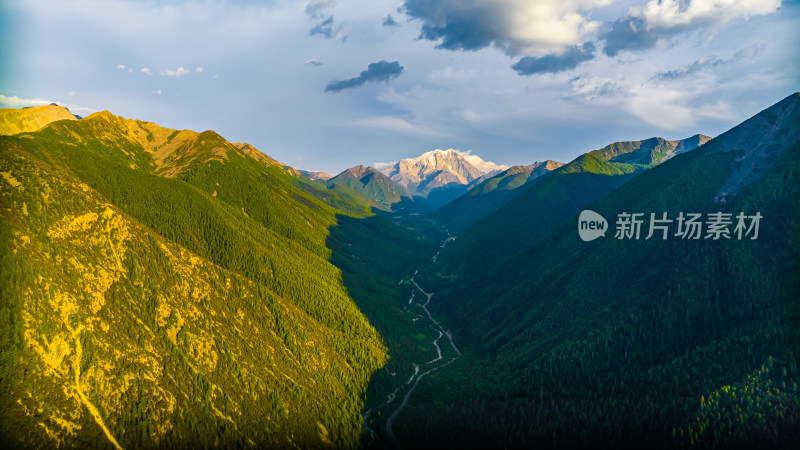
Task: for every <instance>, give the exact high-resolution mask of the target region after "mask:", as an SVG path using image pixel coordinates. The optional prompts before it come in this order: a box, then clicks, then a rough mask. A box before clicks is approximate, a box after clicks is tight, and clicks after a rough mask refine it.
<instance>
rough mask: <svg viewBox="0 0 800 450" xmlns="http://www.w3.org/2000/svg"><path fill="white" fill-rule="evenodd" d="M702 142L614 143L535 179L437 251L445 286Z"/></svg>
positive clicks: (526, 245) (533, 241)
mask: <svg viewBox="0 0 800 450" xmlns="http://www.w3.org/2000/svg"><path fill="white" fill-rule="evenodd" d="M706 140H707V139H706V138H704V137H703V138H700V136H699V135H698V136H693V137H691V138H687V139H683V140H678V141H667V140H665V139H663V138H650V139H646V140H643V141H627V142H616V143H613V144H610V145H608V146H606V147H604V148H602V149H599V150H594V151H591V152H589V153H585V154H583V155H581V156H579V157H578V158H576V159H575V160H573V161H572V162H570V163H569V164H566V165H564V166H562V167H560V168H558V169H556V170H554V171H553V172H552V173H550V174H548V175H547V176H545V177H542V178H541V179H540V180H534V181H533V183H532V185H531V186H530V187H529V188H525V189H524V191H523V192H521V193H520V194H519V195H517V196H516V197H514V198H513V199H512V200H511V201H509V202H508V203H506V204H505V205H503V206H502V207H501V208H500V209H498V210H497V211H495V212H493V213H491V214H489V215H488V216H486V217H484V218H482V219H481V220H479V221H477V222H476V223H475V224H474V225H472V226H471V227H470V228H468V229H467V230H466V231H465V232H464V233H463V234H461V235H460V236H459V237H458V239H457V240H456V241H455V242H453V243H452V244H451V245H449V246H448V248H447V249H446V250H445V251H444V252H442V255H441V257H440V259H439V261H440V262H441V265H440V267H439V268H437V271H438V272H439V273H440V274H441V275H442V277H444V279H445V280H447V281H449V282H461V281H462V280H469V279H472V278H474V277H475V276H477V275H479V274H481V273H484V272H485V271H487V270H490V269H492V268H493V267H495V266H496V265H497V264H499V263H500V262H502V261H503V260H505V259H507V258H510V257H512V256H514V255H515V254H517V253H519V252H521V251H523V250H526V249H529V248H530V247H531V246H533V245H535V244H536V243H538V242H539V241H540V240H541V239H542V238H544V237H545V236H547V235H548V234H549V233H550V232H552V231H553V230H555V229H556V228H557V227H558V226H559V225H561V224H562V223H564V221H565V220H567V219H568V218H569V217H571V216H572V215H573V214H575V213H576V212H578V211H580V210H581V209H582V208H583V207H585V206H586V205H588V204H590V203H592V202H594V201H596V200H598V199H600V198H602V197H603V196H604V195H606V194H608V193H609V192H611V191H613V190H614V189H616V188H618V187H619V186H621V185H622V184H624V183H625V182H627V181H628V180H630V179H631V178H633V177H634V176H636V175H637V174H639V173H641V172H643V171H645V170H647V169H649V168H651V167H653V166H655V165H657V164H659V163H660V162H662V161H664V160H667V159H669V158H670V157H671V156H674V154H676V151H677V150H679V151H680V153H684V152H687V151H690V150H693V149H694V148H697V147H696V146H697V145H700V144H702V143H703V142H705V141H706ZM623 161H626V162H623ZM431 281H437V280H431ZM437 282H438V281H437Z"/></svg>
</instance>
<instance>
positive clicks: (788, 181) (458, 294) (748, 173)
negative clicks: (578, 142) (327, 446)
mask: <svg viewBox="0 0 800 450" xmlns="http://www.w3.org/2000/svg"><path fill="white" fill-rule="evenodd" d="M799 123H800V94H798V93H796V94H792V95H791V96H789V97H787V98H785V99H784V100H782V101H780V102H778V103H777V104H775V105H774V106H772V107H770V108H768V109H766V110H764V111H762V112H761V113H759V114H757V115H755V116H753V117H752V118H750V119H748V120H747V121H745V122H743V123H742V124H740V125H738V126H736V127H734V128H732V129H731V130H729V131H727V132H725V133H723V134H722V135H720V136H718V137H716V138H714V139H713V140H710V141H708V142H706V143H705V144H703V145H702V146H699V147H697V148H695V149H694V150H692V151H689V152H682V153H681V154H678V155H676V156H674V157H670V158H668V160H667V161H664V159H667V158H662V159H661V161H662V162H661V164H658V165H656V166H654V167H652V168H650V169H648V170H645V171H643V172H642V173H640V174H639V175H638V176H635V177H632V178H630V179H629V180H628V181H627V182H625V183H624V184H621V185H619V186H618V187H617V188H615V189H613V190H611V191H610V192H608V194H607V195H605V196H602V197H600V198H595V199H590V200H588V201H584V202H582V203H583V205H575V207H574V208H573V212H571V213H565V216H566V217H567V219H566V220H563V221H561V224H560V225H557V226H555V227H554V228H553V230H552V231H551V232H549V233H547V234H546V236H543V237H540V238H539V239H538V240H537V241H536V243H534V244H533V246H531V247H529V248H525V247H524V246H519V247H518V251H517V252H514V253H507V255H508V256H507V257H506V258H504V259H503V260H502V261H497V262H494V263H493V264H490V265H485V266H484V270H483V272H482V273H479V274H476V275H475V276H474V278H472V279H470V278H465V277H459V278H457V279H453V278H452V277H450V278H448V276H447V274H446V273H445V274H441V275H442V276H440V277H438V278H437V277H436V276H427V277H426V278H428V279H429V280H428V281H430V283H438V287H437V288H436V289H437V297H438V301H437V302H436V303H433V304H432V308H433V314H434V315H437V316H438V317H440V318H442V320H444V321H445V323H446V324H447V326H451V327H453V328H452V330H453V331H452V333H453V337H454V339H457V340H458V341H459V342H460V343H461V345H462V351H463V352H464V354H465V355H467V356H466V357H465V358H462V360H460V363H461V364H458V365H455V364H454V367H453V368H452V369H451V370H446V371H442V373H441V374H440V375H439V376H437V377H435V378H432V379H431V380H430V382H429V385H428V389H427V390H426V391H425V395H418V396H415V399H416V401H414V402H412V403H411V405H410V406H409V409H408V411H407V412H406V413H405V416H404V417H405V421H403V422H400V423H397V425H396V426H397V427H398V428H399V429H403V430H409V432H407V433H405V434H404V435H403V436H402V437H401V438H402V440H403V442H404V443H406V444H407V445H411V446H427V447H454V446H455V447H457V446H460V445H470V446H491V447H498V448H499V447H506V448H509V447H528V446H545V447H556V446H558V447H567V448H573V447H595V446H599V445H603V446H612V447H626V448H629V447H630V448H650V447H654V446H658V447H667V448H686V447H694V446H700V447H709V448H710V447H714V448H765V447H772V448H793V447H794V446H796V444H797V443H798V442H800V433H798V430H800V428H798V427H797V425H798V423H800V409H798V408H797V406H798V405H799V404H800V390H798V387H797V386H798V378H799V377H800V372H798V366H797V358H798V355H800V340H798V339H797V337H798V333H800V309H798V302H797V301H796V299H797V298H798V296H800V284H798V277H797V273H798V272H797V268H798V263H799V262H800V261H799V260H798V255H800V240H798V239H797V236H798V231H800V230H799V229H798V223H800V222H798V220H800V190H798V186H800V178H799V177H798V174H800V127H798V124H799ZM702 140H704V138H700V139H698V138H697V137H695V138H691V139H690V141H693V142H689V144H690V145H689V146H690V147H691V146H692V145H694V144H697V143H698V142H700V141H702ZM653 144H654V143H653V142H650V143H649V144H648V145H647V147H651V148H656V147H658V146H663V143H660V142H659V143H658V144H657V145H653ZM636 145H638V146H639V148H640V149H641V148H646V147H645V145H644V144H641V145H639V144H636ZM636 145H627V144H626V145H616V146H612V147H607V148H604V149H602V151H600V152H598V153H594V152H590V153H589V154H588V155H587V156H586V157H581V158H579V159H578V160H579V161H582V162H589V161H592V160H591V159H590V157H591V156H593V154H594V155H597V156H600V158H597V160H594V161H592V164H584V165H583V167H584V168H585V167H605V168H606V169H608V170H602V171H594V172H593V173H594V174H597V173H603V172H612V173H613V171H612V170H611V169H612V168H611V167H608V166H606V163H607V162H608V160H606V159H605V157H608V156H609V155H616V156H612V158H609V159H613V158H616V157H618V156H619V155H628V154H630V153H631V152H619V151H617V150H616V149H621V148H631V147H635V146H636ZM669 146H670V147H672V144H669ZM676 148H679V147H676ZM650 154H652V151H651V153H650ZM754 155H757V156H754ZM602 156H605V157H602ZM628 158H635V160H636V161H640V162H648V160H641V159H639V158H638V157H636V155H635V154H634V155H631V156H628ZM653 160H655V158H653V159H651V160H650V161H653ZM754 160H758V161H759V163H758V165H754V164H753V161H754ZM567 170H569V165H567V166H565V167H564V168H562V171H564V172H563V173H568V172H566V171H567ZM556 175H558V172H555V173H553V175H550V176H548V177H547V180H548V181H549V180H558V179H559V178H558V177H556ZM583 176H587V175H583ZM615 176H622V175H615ZM565 182H566V181H565ZM543 183H544V180H543V181H542V182H540V183H539V184H543ZM733 185H735V186H738V189H737V190H736V191H735V192H732V191H731V190H728V189H727V188H726V186H733ZM575 187H579V186H578V185H575ZM720 190H723V191H724V192H727V195H724V196H721V194H720ZM723 199H724V200H725V201H724V202H723V201H722V200H723ZM525 201H527V202H534V203H535V202H538V201H539V200H538V199H537V197H536V196H535V194H534V187H532V188H531V189H530V190H529V191H527V192H526V193H524V194H522V195H520V196H518V197H517V198H515V199H514V200H513V201H512V202H511V203H509V204H508V205H507V206H508V207H511V206H512V204H516V206H520V205H521V204H522V203H521V202H525ZM583 208H586V209H589V210H592V211H595V212H596V213H598V214H600V215H601V216H602V217H605V218H607V219H608V222H609V227H612V228H613V227H614V226H615V225H614V222H615V219H616V218H617V217H618V215H619V214H621V213H625V212H628V213H634V212H635V213H639V212H641V213H645V215H646V216H649V213H653V214H655V215H656V217H658V218H661V217H662V214H666V215H667V217H669V218H672V219H673V220H674V219H675V218H677V217H679V215H680V214H687V213H690V212H692V213H701V214H702V215H703V217H708V216H709V215H712V214H717V213H723V214H730V215H731V216H730V217H735V216H736V215H738V214H740V213H741V214H745V215H747V216H756V215H760V216H762V219H761V223H760V229H759V233H758V235H757V236H755V235H754V234H753V233H751V234H750V235H749V236H747V235H746V236H744V237H742V238H741V239H738V238H737V236H736V234H735V233H733V232H732V231H733V228H732V226H731V232H732V233H731V237H730V239H725V238H722V239H719V240H714V239H712V238H708V237H707V236H706V229H705V228H704V229H703V234H704V236H701V238H700V239H696V240H695V239H684V238H681V237H680V235H679V234H677V231H678V229H677V228H676V227H673V228H671V231H670V234H669V236H668V238H666V239H663V238H653V239H647V238H645V234H646V233H645V230H643V234H642V236H641V238H640V239H624V238H623V239H620V238H617V237H615V236H614V233H613V230H611V229H610V230H608V231H609V232H608V233H607V234H606V235H605V237H604V238H599V239H597V240H596V241H593V242H584V241H582V240H581V239H580V238H579V236H578V232H577V230H578V212H579V211H580V210H581V209H583ZM501 214H505V212H502V210H500V211H497V212H496V213H495V214H494V215H490V216H489V217H487V218H486V219H485V220H490V219H491V218H492V216H496V217H494V219H493V220H495V221H497V223H501V222H502V221H503V220H508V219H507V218H505V219H501V217H503V216H500V215H501ZM506 217H507V216H506ZM541 217H545V216H541ZM549 217H552V216H549ZM529 218H530V220H536V216H529ZM539 220H542V219H539ZM673 225H675V224H674V223H673ZM505 231H506V232H508V233H511V232H513V230H512V229H511V228H505ZM751 231H752V230H751ZM525 233H526V230H518V231H517V232H516V234H515V237H517V238H519V237H520V236H522V235H524V234H525ZM465 236H466V233H465ZM540 236H542V235H541V234H540ZM460 240H461V238H458V239H457V240H456V242H458V241H460ZM476 242H477V241H476ZM476 245H477V244H476ZM484 245H485V246H486V247H490V248H492V247H495V246H496V244H495V242H491V241H489V242H487V241H484ZM449 249H450V247H449V246H448V247H446V248H445V249H444V250H443V252H442V255H441V256H440V258H445V257H446V256H447V253H448V251H449ZM452 250H453V251H456V247H455V246H454V247H452ZM440 269H446V267H445V266H441V267H439V268H436V269H433V271H437V270H440ZM437 279H438V282H437V281H436V280H437ZM447 280H450V282H449V284H448V282H447ZM428 281H425V280H423V281H422V283H427V282H428ZM453 281H455V282H453ZM428 286H430V284H428ZM429 289H434V288H431V287H429ZM476 367H479V368H480V369H479V370H476V369H475V368H476ZM453 386H463V387H464V388H462V389H459V390H458V394H457V395H453V394H451V393H450V392H451V391H450V390H451V389H453V388H452V387H453ZM421 417H425V419H420V418H421ZM467 417H468V418H469V420H468V422H469V424H470V426H469V427H465V426H464V422H463V421H462V419H459V418H467ZM412 422H413V423H414V424H416V425H415V426H412V425H411V423H412ZM576 423H579V424H580V427H576V426H575V424H576ZM411 430H413V432H412V431H411Z"/></svg>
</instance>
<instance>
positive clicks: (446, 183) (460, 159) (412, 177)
mask: <svg viewBox="0 0 800 450" xmlns="http://www.w3.org/2000/svg"><path fill="white" fill-rule="evenodd" d="M465 156H466V154H465V153H463V152H460V151H458V150H453V149H449V150H439V149H436V150H433V151H430V152H427V153H423V154H422V155H420V156H418V157H416V158H407V159H403V160H400V161H398V162H397V163H396V164H395V165H394V166H392V167H390V168H388V169H385V170H384V171H383V173H384V175H386V176H388V177H389V178H391V179H392V180H394V181H396V182H397V183H398V184H400V185H401V186H403V187H404V188H406V189H407V190H408V191H409V192H411V193H412V194H415V195H421V196H427V195H428V194H430V192H431V191H434V190H437V189H442V188H448V187H459V186H467V185H469V184H470V183H472V182H473V181H475V180H477V179H479V178H481V177H483V176H484V175H486V172H484V171H481V170H480V169H478V168H477V167H475V166H474V165H473V164H472V163H470V162H469V161H468V160H467V158H466V157H465Z"/></svg>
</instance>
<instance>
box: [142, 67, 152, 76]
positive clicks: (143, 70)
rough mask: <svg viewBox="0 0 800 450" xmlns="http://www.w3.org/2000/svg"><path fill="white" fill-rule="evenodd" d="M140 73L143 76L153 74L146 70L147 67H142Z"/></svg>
mask: <svg viewBox="0 0 800 450" xmlns="http://www.w3.org/2000/svg"><path fill="white" fill-rule="evenodd" d="M142 73H143V74H145V75H152V74H153V72H151V71H150V69H149V68H147V67H143V68H142Z"/></svg>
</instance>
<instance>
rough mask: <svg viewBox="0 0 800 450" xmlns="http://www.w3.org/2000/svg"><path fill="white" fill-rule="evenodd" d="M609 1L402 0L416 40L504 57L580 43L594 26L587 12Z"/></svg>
mask: <svg viewBox="0 0 800 450" xmlns="http://www.w3.org/2000/svg"><path fill="white" fill-rule="evenodd" d="M612 1H613V0H540V1H536V2H532V1H530V0H474V1H470V2H464V1H463V0H435V1H433V0H406V1H405V2H404V4H403V8H402V10H403V12H405V13H406V14H407V15H408V16H410V17H412V18H415V19H420V21H422V29H421V37H423V38H425V39H430V40H434V41H437V44H438V46H439V47H440V48H443V49H448V50H478V49H480V48H484V47H487V46H489V45H494V46H495V47H498V48H500V49H502V50H503V51H504V52H506V53H508V54H509V55H512V56H515V55H542V54H545V53H550V52H553V51H561V50H563V49H564V48H566V47H567V46H570V45H577V44H580V43H582V42H583V40H584V39H585V37H586V36H587V35H591V34H592V33H594V32H596V31H597V30H598V29H599V27H600V22H597V21H593V20H591V19H590V17H589V12H590V11H591V10H592V9H594V8H596V7H599V6H605V5H608V4H610V3H611V2H612Z"/></svg>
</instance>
